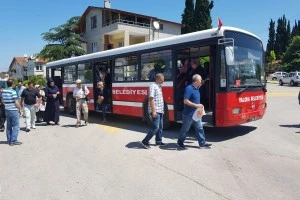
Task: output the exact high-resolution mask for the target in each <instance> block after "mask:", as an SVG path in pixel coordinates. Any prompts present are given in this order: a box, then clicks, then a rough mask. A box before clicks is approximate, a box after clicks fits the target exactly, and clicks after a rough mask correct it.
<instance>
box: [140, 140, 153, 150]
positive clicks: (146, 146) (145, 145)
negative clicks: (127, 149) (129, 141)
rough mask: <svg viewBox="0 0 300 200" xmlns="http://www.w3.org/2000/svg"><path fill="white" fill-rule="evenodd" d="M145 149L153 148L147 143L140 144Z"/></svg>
mask: <svg viewBox="0 0 300 200" xmlns="http://www.w3.org/2000/svg"><path fill="white" fill-rule="evenodd" d="M139 143H140V144H141V145H142V146H143V147H144V148H145V149H150V148H151V147H150V145H149V144H147V143H145V142H143V141H142V142H139Z"/></svg>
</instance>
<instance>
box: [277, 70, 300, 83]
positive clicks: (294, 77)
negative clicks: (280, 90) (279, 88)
mask: <svg viewBox="0 0 300 200" xmlns="http://www.w3.org/2000/svg"><path fill="white" fill-rule="evenodd" d="M299 83H300V72H290V73H289V74H288V75H284V76H283V77H282V78H280V79H279V85H283V84H289V85H290V86H297V85H298V84H299Z"/></svg>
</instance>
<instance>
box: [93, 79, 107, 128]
mask: <svg viewBox="0 0 300 200" xmlns="http://www.w3.org/2000/svg"><path fill="white" fill-rule="evenodd" d="M97 88H98V92H97V93H98V96H97V105H96V109H97V110H100V109H101V111H102V116H103V120H102V122H103V123H105V122H106V108H107V100H108V92H107V89H106V88H105V87H104V83H103V82H102V81H100V82H98V83H97Z"/></svg>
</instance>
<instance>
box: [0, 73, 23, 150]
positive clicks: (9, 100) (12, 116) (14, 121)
mask: <svg viewBox="0 0 300 200" xmlns="http://www.w3.org/2000/svg"><path fill="white" fill-rule="evenodd" d="M13 86H14V82H13V80H12V79H9V80H8V81H7V88H5V89H3V91H2V94H1V96H2V101H3V103H4V105H5V115H6V121H7V124H6V137H7V142H8V144H9V145H10V146H14V145H21V144H22V142H19V141H18V140H17V138H18V134H19V111H20V109H21V107H20V104H19V102H18V100H17V93H16V91H15V90H14V89H12V88H13Z"/></svg>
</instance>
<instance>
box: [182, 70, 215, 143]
mask: <svg viewBox="0 0 300 200" xmlns="http://www.w3.org/2000/svg"><path fill="white" fill-rule="evenodd" d="M201 82H202V78H201V76H200V75H199V74H195V75H194V76H193V78H192V84H190V85H188V86H187V87H186V88H185V91H184V100H183V103H184V109H183V114H182V120H183V122H182V127H181V129H180V132H179V137H178V140H177V145H178V146H179V147H180V148H182V149H185V146H184V144H183V143H184V141H185V138H186V135H187V133H188V131H189V130H190V128H191V126H192V125H193V126H194V129H195V133H196V137H197V140H198V143H199V146H200V148H201V147H210V146H211V144H208V143H206V141H205V134H204V130H203V125H202V118H199V119H197V121H195V120H194V119H193V114H194V113H195V111H196V110H197V109H198V108H200V109H204V106H203V105H202V104H200V92H199V87H200V86H201Z"/></svg>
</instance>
